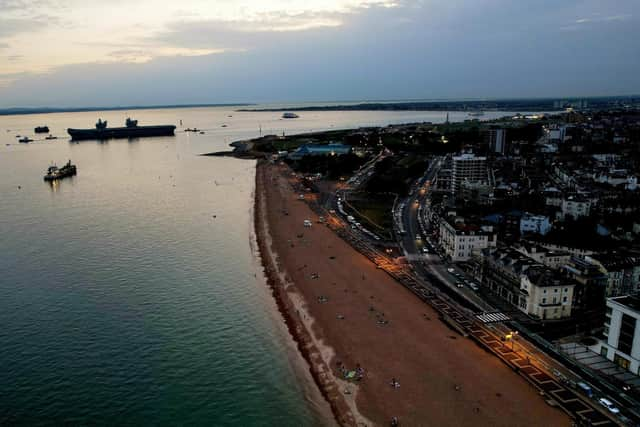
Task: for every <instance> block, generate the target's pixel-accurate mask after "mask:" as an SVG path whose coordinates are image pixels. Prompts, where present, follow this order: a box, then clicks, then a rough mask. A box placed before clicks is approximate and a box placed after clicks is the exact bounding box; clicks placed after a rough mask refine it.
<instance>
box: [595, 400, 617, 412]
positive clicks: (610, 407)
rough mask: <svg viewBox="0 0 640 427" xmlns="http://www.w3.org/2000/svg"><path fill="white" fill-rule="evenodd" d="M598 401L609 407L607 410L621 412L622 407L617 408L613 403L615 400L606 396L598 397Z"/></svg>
mask: <svg viewBox="0 0 640 427" xmlns="http://www.w3.org/2000/svg"><path fill="white" fill-rule="evenodd" d="M598 402H599V403H600V404H601V405H602V406H604V407H605V408H607V410H608V411H609V412H611V413H612V414H618V413H620V409H618V408H616V407H615V406H614V404H613V402H611V401H610V400H609V399H607V398H606V397H601V398H600V399H598Z"/></svg>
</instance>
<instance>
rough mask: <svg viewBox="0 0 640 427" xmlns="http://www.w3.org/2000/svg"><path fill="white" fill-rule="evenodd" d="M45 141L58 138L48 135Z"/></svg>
mask: <svg viewBox="0 0 640 427" xmlns="http://www.w3.org/2000/svg"><path fill="white" fill-rule="evenodd" d="M45 139H58V137H57V136H53V135H48V136H47V137H46V138H45Z"/></svg>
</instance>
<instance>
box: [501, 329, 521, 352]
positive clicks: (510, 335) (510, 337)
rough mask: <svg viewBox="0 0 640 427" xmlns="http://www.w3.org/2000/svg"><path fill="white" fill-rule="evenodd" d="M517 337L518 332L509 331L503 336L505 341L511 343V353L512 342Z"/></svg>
mask: <svg viewBox="0 0 640 427" xmlns="http://www.w3.org/2000/svg"><path fill="white" fill-rule="evenodd" d="M517 336H518V331H509V333H508V334H506V335H505V336H504V339H505V341H511V351H513V341H514V340H515V339H516V337H517Z"/></svg>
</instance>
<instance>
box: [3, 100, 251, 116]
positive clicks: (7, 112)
mask: <svg viewBox="0 0 640 427" xmlns="http://www.w3.org/2000/svg"><path fill="white" fill-rule="evenodd" d="M250 105H256V104H249V103H240V104H238V103H232V104H176V105H119V106H113V107H69V108H65V107H60V108H57V107H14V108H0V116H12V115H19V114H49V113H82V112H86V111H119V110H163V109H168V108H206V107H247V106H250Z"/></svg>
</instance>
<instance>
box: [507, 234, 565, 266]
mask: <svg viewBox="0 0 640 427" xmlns="http://www.w3.org/2000/svg"><path fill="white" fill-rule="evenodd" d="M513 248H514V249H515V250H517V251H518V252H520V253H521V254H523V255H526V256H528V257H529V258H532V259H534V260H536V261H538V262H539V263H540V264H542V265H544V266H546V267H549V268H551V269H553V270H557V269H559V268H560V267H562V266H563V265H566V264H568V263H569V261H570V260H571V254H570V253H569V252H565V251H554V250H551V249H547V248H545V247H544V246H541V245H539V244H537V243H533V242H527V241H520V242H518V243H516V244H515V245H514V246H513Z"/></svg>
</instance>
